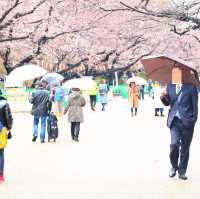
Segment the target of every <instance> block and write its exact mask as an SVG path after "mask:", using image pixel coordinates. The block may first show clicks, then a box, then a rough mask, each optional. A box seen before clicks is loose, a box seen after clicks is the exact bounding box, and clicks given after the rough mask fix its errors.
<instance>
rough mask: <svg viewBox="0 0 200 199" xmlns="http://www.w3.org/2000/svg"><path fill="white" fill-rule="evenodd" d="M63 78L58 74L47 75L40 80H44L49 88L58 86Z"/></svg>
mask: <svg viewBox="0 0 200 199" xmlns="http://www.w3.org/2000/svg"><path fill="white" fill-rule="evenodd" d="M63 79H64V77H63V76H62V75H60V74H59V73H47V74H46V75H44V76H43V77H42V80H46V81H47V82H48V84H49V85H50V86H54V85H56V84H59V83H60V82H61V81H62V80H63Z"/></svg>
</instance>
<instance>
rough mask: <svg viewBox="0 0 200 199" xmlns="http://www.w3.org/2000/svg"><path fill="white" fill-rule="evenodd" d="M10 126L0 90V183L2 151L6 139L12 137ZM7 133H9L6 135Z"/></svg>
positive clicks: (4, 100)
mask: <svg viewBox="0 0 200 199" xmlns="http://www.w3.org/2000/svg"><path fill="white" fill-rule="evenodd" d="M12 124H13V118H12V113H11V109H10V106H9V104H8V103H7V101H6V98H5V97H4V96H2V91H1V90H0V182H3V181H4V149H5V147H6V139H10V138H11V137H12V136H11V132H10V130H11V128H12ZM7 131H9V132H8V133H7ZM3 134H4V140H3ZM1 139H2V140H1Z"/></svg>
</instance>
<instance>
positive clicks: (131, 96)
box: [128, 82, 139, 116]
mask: <svg viewBox="0 0 200 199" xmlns="http://www.w3.org/2000/svg"><path fill="white" fill-rule="evenodd" d="M128 101H129V103H130V106H131V116H133V115H134V114H133V110H134V109H135V115H137V110H138V105H139V91H138V88H137V85H136V84H135V82H131V83H130V84H129V88H128Z"/></svg>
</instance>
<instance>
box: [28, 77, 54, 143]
mask: <svg viewBox="0 0 200 199" xmlns="http://www.w3.org/2000/svg"><path fill="white" fill-rule="evenodd" d="M47 85H48V84H47V82H45V81H41V82H39V83H38V87H37V90H36V91H35V92H33V93H32V95H31V97H30V98H29V102H30V103H31V104H32V110H31V114H32V115H33V117H34V119H33V120H34V121H33V139H32V141H33V142H35V141H36V140H37V137H38V124H39V121H40V120H41V131H40V141H41V143H44V142H45V133H46V120H47V116H48V114H49V112H50V110H51V105H52V104H51V100H50V96H49V92H48V91H47V89H46V88H47Z"/></svg>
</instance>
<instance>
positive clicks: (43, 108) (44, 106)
mask: <svg viewBox="0 0 200 199" xmlns="http://www.w3.org/2000/svg"><path fill="white" fill-rule="evenodd" d="M29 102H30V103H31V104H33V105H32V110H31V114H32V115H37V116H39V117H40V116H47V115H48V113H49V111H50V110H49V109H50V106H51V102H50V97H49V93H48V91H47V90H45V89H38V90H37V91H35V92H33V93H32V96H31V98H29Z"/></svg>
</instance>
